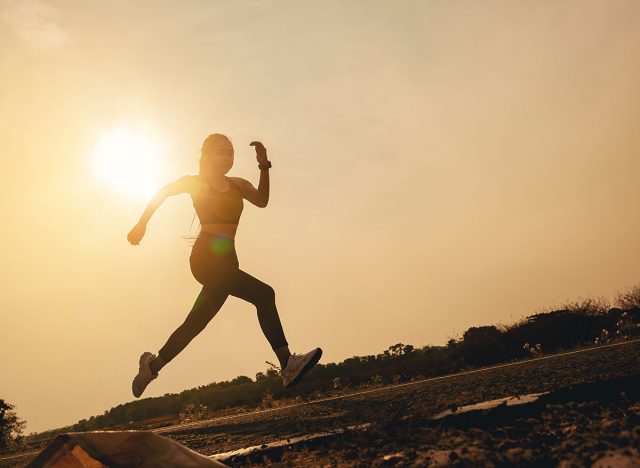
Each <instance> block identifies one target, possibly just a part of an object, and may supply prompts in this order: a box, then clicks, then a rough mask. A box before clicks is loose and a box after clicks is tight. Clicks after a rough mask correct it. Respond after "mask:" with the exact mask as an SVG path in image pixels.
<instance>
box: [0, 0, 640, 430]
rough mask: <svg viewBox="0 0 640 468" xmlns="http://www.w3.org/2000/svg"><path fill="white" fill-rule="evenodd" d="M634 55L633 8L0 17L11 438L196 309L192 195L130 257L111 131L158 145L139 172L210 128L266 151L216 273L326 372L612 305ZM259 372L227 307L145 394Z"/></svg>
mask: <svg viewBox="0 0 640 468" xmlns="http://www.w3.org/2000/svg"><path fill="white" fill-rule="evenodd" d="M639 52H640V2H638V1H637V0H628V1H623V0H616V1H607V2H604V1H600V0H596V1H588V0H579V1H558V0H548V1H535V2H530V1H524V0H523V1H511V0H505V1H484V2H476V1H455V2H451V1H445V0H442V1H428V0H424V1H423V0H420V1H394V2H392V1H385V2H380V1H372V0H363V1H347V2H345V1H335V2H331V1H323V2H310V1H302V2H301V1H291V2H285V1H276V2H266V1H251V2H250V1H226V2H214V1H208V0H206V1H205V0H202V1H182V2H178V1H156V0H153V1H151V0H144V1H143V0H138V1H136V2H130V1H124V0H123V1H110V2H99V1H95V0H86V1H80V0H76V1H71V0H59V1H55V2H53V1H50V2H48V1H44V0H24V1H6V0H5V1H0V157H1V158H2V159H1V161H2V169H1V170H0V194H1V198H0V201H1V205H0V210H1V211H0V216H1V219H2V222H1V223H2V224H1V229H0V241H1V244H0V245H1V249H2V262H1V264H0V284H1V285H2V291H1V295H0V310H1V312H2V318H1V321H0V327H1V341H0V372H1V373H0V398H4V399H5V400H6V401H8V402H10V403H12V404H15V405H16V406H17V411H18V414H19V416H21V417H23V418H25V419H26V420H27V421H28V426H27V430H28V431H29V432H30V431H40V430H44V429H47V428H53V427H58V426H61V425H66V424H71V423H74V422H76V421H78V420H79V419H81V418H85V417H89V416H91V415H95V414H101V413H102V412H103V411H105V410H107V409H109V408H111V407H113V406H115V405H117V404H120V403H123V402H126V401H130V400H132V399H133V397H132V395H131V388H130V383H131V379H132V378H133V376H134V375H135V373H136V371H137V361H138V356H139V355H140V353H141V352H142V351H145V350H150V351H153V352H157V350H158V349H159V348H160V347H161V346H162V345H163V344H164V342H165V340H166V338H167V337H168V336H169V334H170V333H171V332H172V331H173V329H174V328H175V327H176V326H177V325H178V324H180V323H181V322H182V321H183V320H184V318H185V316H186V314H187V312H188V311H189V309H190V307H191V305H192V304H193V301H194V300H195V298H196V296H197V293H198V291H199V284H198V283H197V282H196V281H195V280H194V279H193V278H192V276H191V273H190V271H189V266H188V257H189V248H190V245H189V243H188V241H186V240H184V239H183V236H193V235H194V234H195V232H196V228H195V226H194V227H193V228H191V229H190V223H191V219H192V216H193V208H192V206H191V202H190V200H189V198H188V196H186V195H185V196H181V197H176V198H173V199H170V200H168V201H167V203H166V205H165V206H163V207H162V208H161V209H160V210H159V211H158V212H157V214H156V216H155V217H154V219H153V220H152V221H151V223H150V225H149V228H148V231H147V237H146V238H145V239H144V240H143V242H142V244H141V245H140V246H138V247H133V246H131V245H129V244H128V243H127V242H126V240H125V236H126V234H127V232H128V231H129V229H130V228H131V226H132V225H133V224H134V223H135V221H136V220H137V219H138V217H139V216H140V214H141V212H142V210H143V208H144V206H145V204H146V200H145V199H144V198H142V197H140V196H136V195H133V194H128V193H123V192H118V191H115V190H113V188H112V186H110V185H109V184H107V183H105V182H104V181H103V180H101V179H100V178H99V177H98V176H99V174H97V173H96V171H95V170H94V165H93V159H92V158H93V156H92V155H94V154H95V148H96V145H97V142H98V141H99V140H100V138H101V135H104V134H105V132H109V131H112V130H113V129H125V130H126V131H128V132H130V133H131V134H134V135H144V138H146V139H147V140H148V141H153V142H155V144H158V145H161V146H162V147H163V148H164V150H163V151H162V152H161V156H159V157H158V160H157V162H155V163H153V162H152V164H150V165H149V171H153V170H157V171H158V172H159V176H158V180H159V181H160V183H164V182H168V181H171V180H173V179H176V178H178V177H179V176H181V175H184V174H190V173H191V174H192V173H195V172H196V170H197V160H198V149H199V146H200V144H201V142H202V140H203V139H204V138H205V137H206V136H207V135H208V134H209V133H213V132H221V133H225V134H227V135H229V136H230V137H231V139H232V140H233V142H234V145H235V149H236V164H235V167H234V168H233V169H232V172H231V175H236V176H240V177H245V178H247V179H249V180H251V181H253V182H254V184H257V181H258V176H259V173H258V170H257V168H256V162H255V156H254V152H253V149H252V148H250V147H249V146H248V145H249V143H250V142H251V141H252V140H255V139H259V140H262V141H263V142H264V144H265V145H266V146H267V148H268V151H269V157H270V159H271V160H272V161H273V170H272V172H271V181H272V192H271V199H270V204H269V206H268V207H267V208H266V209H259V208H256V207H253V206H251V205H249V204H247V205H246V207H245V211H244V214H243V219H242V222H241V225H240V229H239V234H238V238H237V247H238V254H239V258H240V264H241V267H242V268H243V269H244V270H246V271H248V272H250V273H251V274H253V275H254V276H256V277H258V278H260V279H262V280H264V281H265V282H267V283H269V284H271V285H272V286H273V287H274V288H275V290H276V300H277V304H278V308H279V310H280V314H281V318H282V321H283V323H284V327H285V332H286V334H287V337H288V339H289V343H290V344H291V347H292V350H293V351H298V352H302V351H307V350H308V349H310V348H312V347H314V346H322V347H323V349H324V350H325V355H324V356H325V357H324V358H323V361H324V362H332V361H340V360H343V359H345V358H347V357H350V356H353V355H365V354H373V353H378V352H380V351H382V350H383V349H386V348H387V347H388V346H389V345H392V344H394V343H397V342H403V343H411V344H414V345H416V346H423V345H427V344H444V343H445V342H446V340H447V339H448V338H450V337H456V336H459V335H460V334H461V333H462V332H464V331H465V330H466V329H467V328H468V327H470V326H475V325H486V324H494V323H508V322H510V321H512V320H515V319H519V318H521V317H523V316H526V315H529V314H531V313H534V312H535V311H536V310H540V309H541V308H543V307H547V306H553V305H554V304H555V305H560V304H562V303H563V302H564V301H566V300H569V299H577V298H579V297H585V296H589V295H596V296H599V295H605V296H608V297H612V296H613V295H615V293H616V292H617V291H619V290H622V289H624V288H626V287H628V286H630V285H633V284H635V283H636V282H638V281H639V280H640V275H638V265H640V243H639V242H638V229H639V228H640V221H639V220H638V207H637V204H638V201H639V198H640V184H639V183H638V174H639V173H640V158H639V157H638V156H639V154H638V148H639V147H640V87H639V86H638V83H640V53H639ZM141 138H142V137H141ZM152 166H153V167H152ZM122 172H130V171H128V170H127V171H122ZM123 177H124V176H123ZM267 359H268V360H273V359H274V356H273V355H272V353H271V350H270V347H269V345H268V343H267V341H266V339H265V338H264V337H263V336H262V333H261V332H260V328H259V326H258V321H257V318H256V314H255V310H254V308H253V306H251V305H249V304H247V303H244V302H242V301H240V300H238V299H235V298H230V299H229V300H228V301H227V303H226V304H225V306H224V307H223V309H222V311H221V312H220V313H219V314H218V316H217V317H216V318H215V319H214V320H213V321H212V323H211V324H210V325H209V327H208V328H207V329H206V330H205V331H204V332H203V333H202V334H201V335H200V336H198V337H197V338H196V339H195V340H194V342H192V343H191V345H190V346H189V347H188V348H187V349H186V350H185V351H184V352H183V353H182V354H181V355H180V356H178V357H177V358H176V359H175V361H173V362H172V363H171V364H170V365H169V366H167V367H166V368H165V370H163V372H162V375H161V377H160V378H159V379H158V380H156V381H154V382H153V383H152V384H151V385H150V387H149V388H148V390H147V392H146V393H145V396H157V395H163V394H165V393H167V392H179V391H181V390H183V389H186V388H190V387H194V386H197V385H204V384H208V383H210V382H212V381H219V380H224V379H229V378H233V377H235V376H237V375H241V374H245V375H249V376H252V377H253V376H254V375H255V373H256V372H258V371H262V370H264V369H265V368H266V364H264V361H265V360H267Z"/></svg>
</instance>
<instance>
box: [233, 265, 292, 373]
mask: <svg viewBox="0 0 640 468" xmlns="http://www.w3.org/2000/svg"><path fill="white" fill-rule="evenodd" d="M229 294H230V295H232V296H235V297H239V298H240V299H243V300H245V301H247V302H250V303H251V304H253V305H255V306H256V309H257V312H258V322H260V328H261V329H262V333H264V336H265V337H266V338H267V340H268V341H269V344H270V345H271V348H272V349H273V350H274V351H275V353H276V355H277V356H278V359H279V360H280V364H281V365H283V367H284V366H286V363H287V359H288V358H289V355H290V352H289V347H288V346H289V345H288V343H287V339H286V338H285V336H284V330H283V329H282V323H281V322H280V316H279V315H278V309H277V307H276V295H275V291H274V290H273V288H272V287H271V286H269V285H268V284H266V283H263V282H262V281H260V280H259V279H257V278H254V277H253V276H251V275H250V274H248V273H246V272H244V271H242V270H240V269H239V268H236V269H235V271H234V272H233V274H232V280H231V281H230V283H229ZM283 363H284V364H283Z"/></svg>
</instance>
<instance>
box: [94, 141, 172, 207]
mask: <svg viewBox="0 0 640 468" xmlns="http://www.w3.org/2000/svg"><path fill="white" fill-rule="evenodd" d="M92 162H93V169H94V171H95V174H96V176H97V177H98V178H99V179H100V180H102V181H103V182H105V183H106V184H107V185H108V186H110V187H111V188H112V189H113V190H115V191H117V192H120V193H126V194H130V195H136V196H140V197H150V196H151V195H153V194H154V193H155V192H156V191H157V190H158V188H159V186H160V177H161V173H162V169H163V162H164V160H163V151H162V145H161V144H160V143H159V142H158V141H157V139H154V138H153V137H151V136H149V135H145V134H144V133H141V132H133V131H130V130H128V129H123V128H118V129H114V130H109V131H107V132H104V133H103V134H101V135H100V137H99V138H98V141H97V143H96V146H95V148H94V150H93V155H92Z"/></svg>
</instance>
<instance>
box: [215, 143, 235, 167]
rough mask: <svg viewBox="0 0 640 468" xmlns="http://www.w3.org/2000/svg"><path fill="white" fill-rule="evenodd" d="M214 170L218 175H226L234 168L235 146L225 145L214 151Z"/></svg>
mask: <svg viewBox="0 0 640 468" xmlns="http://www.w3.org/2000/svg"><path fill="white" fill-rule="evenodd" d="M211 163H212V170H213V171H215V172H216V173H217V174H226V173H227V172H229V171H230V170H231V167H233V146H232V145H231V143H225V144H221V145H219V146H217V147H216V148H214V149H213V150H212V155H211Z"/></svg>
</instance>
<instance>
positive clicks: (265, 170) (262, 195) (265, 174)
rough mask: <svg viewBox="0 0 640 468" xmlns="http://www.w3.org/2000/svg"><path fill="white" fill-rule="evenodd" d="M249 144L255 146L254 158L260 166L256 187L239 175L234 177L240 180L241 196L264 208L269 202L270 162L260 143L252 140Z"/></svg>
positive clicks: (265, 150)
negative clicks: (258, 180)
mask: <svg viewBox="0 0 640 468" xmlns="http://www.w3.org/2000/svg"><path fill="white" fill-rule="evenodd" d="M251 146H255V148H256V160H257V161H258V167H259V168H260V182H258V188H257V189H256V188H255V187H254V186H253V184H252V183H251V182H249V181H248V180H245V179H241V178H239V177H236V178H235V179H236V180H238V182H240V187H241V189H242V196H243V197H244V198H245V199H246V200H248V201H249V202H251V203H253V204H254V205H256V206H258V207H260V208H264V207H265V206H267V204H268V203H269V168H270V167H271V162H270V161H269V160H268V159H267V149H266V148H265V147H264V145H263V144H262V143H260V142H259V141H254V142H252V143H251Z"/></svg>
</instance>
